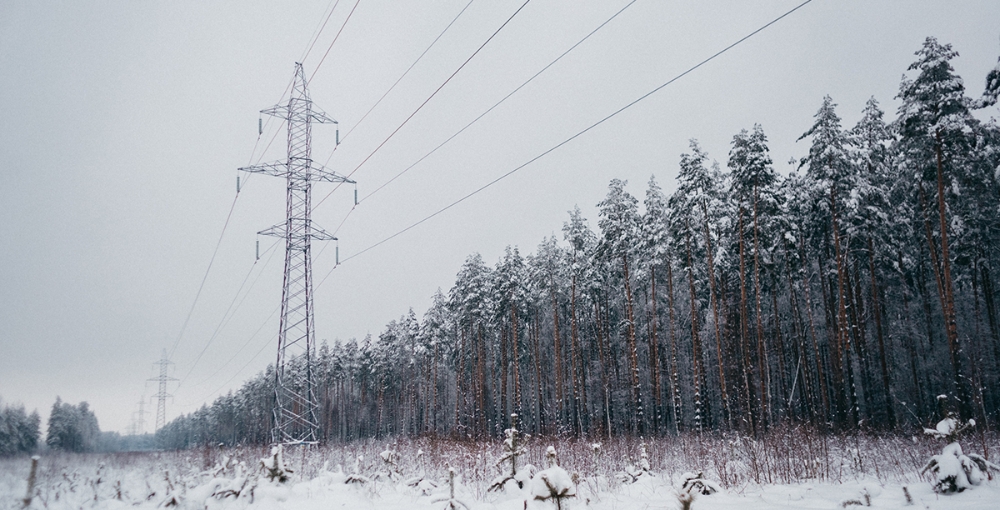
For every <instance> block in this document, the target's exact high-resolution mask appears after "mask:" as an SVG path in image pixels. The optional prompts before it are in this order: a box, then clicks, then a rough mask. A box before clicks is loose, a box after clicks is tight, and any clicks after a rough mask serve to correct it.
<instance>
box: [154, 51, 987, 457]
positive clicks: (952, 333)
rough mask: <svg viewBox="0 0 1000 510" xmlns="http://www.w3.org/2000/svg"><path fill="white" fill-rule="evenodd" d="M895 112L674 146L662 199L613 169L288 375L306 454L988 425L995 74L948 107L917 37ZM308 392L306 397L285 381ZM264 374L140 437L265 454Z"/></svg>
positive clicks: (825, 108)
mask: <svg viewBox="0 0 1000 510" xmlns="http://www.w3.org/2000/svg"><path fill="white" fill-rule="evenodd" d="M916 56H917V59H916V61H915V62H914V63H913V64H912V65H910V67H909V69H908V74H907V75H904V79H903V80H902V82H901V84H900V88H899V93H898V95H897V99H899V100H900V102H901V104H900V106H899V108H898V110H897V112H896V117H895V119H893V120H890V121H886V120H885V118H884V116H885V114H884V112H883V111H882V109H881V108H880V106H879V103H878V102H877V101H876V100H875V99H874V98H872V99H870V100H869V101H868V102H867V103H866V105H865V106H864V109H863V111H862V116H861V120H860V121H859V122H858V123H857V124H856V125H854V126H853V127H850V128H846V127H844V126H842V125H841V119H840V117H839V115H838V114H837V111H836V107H837V105H836V104H835V103H834V102H833V100H832V99H831V98H830V97H825V98H823V100H822V102H821V105H820V107H819V109H818V111H817V113H816V115H815V117H814V122H813V124H812V126H811V127H810V128H809V129H808V130H806V132H805V133H803V135H802V137H801V138H800V139H803V140H807V141H808V143H809V151H808V154H807V155H805V156H804V157H803V158H802V159H801V160H799V161H796V162H794V164H795V170H793V171H792V172H790V173H788V174H782V173H779V172H778V171H777V170H776V169H775V167H774V164H773V161H772V159H771V156H770V154H769V149H768V139H767V136H766V134H765V132H764V130H763V128H762V127H761V126H760V125H755V126H753V127H752V128H749V129H745V130H742V131H740V132H739V133H737V134H736V135H735V136H734V137H733V139H732V143H731V146H730V150H729V154H728V160H727V161H726V163H725V166H723V165H721V164H719V163H717V162H714V161H712V160H711V159H710V157H709V155H708V154H707V153H706V152H705V151H704V150H703V149H702V148H701V147H700V146H699V145H698V143H697V141H695V140H692V141H691V143H690V149H689V151H687V152H686V153H685V154H682V155H681V156H680V160H679V173H678V176H677V183H676V190H675V191H674V192H673V193H670V194H666V193H664V191H663V190H662V189H661V188H660V186H659V185H658V184H657V182H656V180H655V178H650V180H649V182H648V185H647V187H646V192H645V196H644V197H643V200H642V204H641V206H640V203H639V202H640V200H639V198H637V197H635V196H633V195H631V194H630V193H629V192H628V191H627V190H626V182H624V181H622V180H618V179H613V180H611V182H610V184H609V187H608V194H607V196H606V197H605V199H604V200H603V201H601V202H600V203H599V204H598V211H599V212H598V218H597V222H596V223H597V229H596V230H595V229H593V228H592V227H591V226H590V224H589V222H588V221H587V219H585V218H584V217H583V216H582V213H581V211H580V210H579V208H577V209H575V210H574V211H571V212H570V213H569V217H568V219H567V220H566V222H565V223H564V225H563V228H562V234H563V235H562V239H557V238H556V237H554V236H553V237H549V238H546V239H544V240H543V241H542V242H541V244H539V246H538V247H537V248H536V250H535V252H534V253H531V254H528V255H522V254H521V253H520V251H519V250H518V249H517V248H516V247H508V248H507V250H506V253H505V254H504V255H503V256H502V257H501V258H500V259H499V260H498V261H497V262H496V263H495V264H493V265H490V264H487V263H486V262H485V261H484V260H483V259H482V257H481V256H479V255H478V254H474V255H472V256H470V257H468V259H467V260H466V261H465V263H464V264H463V265H462V267H461V269H460V270H459V272H458V274H457V276H456V280H455V284H454V285H453V286H452V287H451V289H450V290H449V291H448V292H447V293H444V292H441V291H438V293H437V294H436V295H435V296H434V298H433V303H432V305H431V306H430V308H429V309H428V310H427V312H426V313H425V314H424V315H423V317H422V318H419V319H418V317H417V316H416V314H415V313H414V312H413V311H412V310H411V311H410V312H409V313H408V314H406V315H404V316H403V317H401V318H400V319H398V320H395V321H392V322H390V323H389V324H388V325H387V326H386V328H385V330H384V331H383V332H382V333H381V334H380V335H379V336H378V337H377V338H373V337H371V336H369V337H366V338H364V339H361V340H355V339H352V340H349V341H345V342H337V343H334V344H333V345H327V344H325V343H324V344H323V345H322V346H321V347H320V348H319V349H318V350H317V352H315V353H312V354H311V355H310V357H309V358H308V359H307V358H305V357H302V358H298V359H295V360H291V361H290V363H291V364H292V366H291V367H290V369H289V372H290V373H292V374H295V377H297V380H298V381H299V383H300V384H303V385H304V381H305V377H304V374H305V373H306V367H307V366H308V367H309V368H311V372H312V374H313V378H314V385H313V388H312V391H313V393H314V395H315V397H316V399H317V400H318V401H319V402H320V408H319V416H320V422H321V423H320V425H321V436H322V438H323V439H324V440H326V441H345V440H351V439H355V438H362V437H372V436H384V435H393V434H400V435H417V434H452V435H459V436H467V437H490V436H498V435H500V434H501V432H502V431H503V429H505V428H507V427H509V426H510V425H511V423H510V419H511V413H517V415H518V421H519V423H518V424H517V425H518V427H519V428H520V429H522V430H525V431H530V432H534V433H543V434H566V435H587V436H601V435H619V434H631V435H661V434H677V433H680V432H682V431H704V430H738V431H743V432H746V433H762V432H763V431H766V430H768V429H769V428H771V427H773V426H775V425H776V424H784V423H805V424H809V425H811V426H813V427H816V428H818V429H821V430H828V431H845V430H856V429H859V428H862V429H874V430H889V431H891V430H911V429H912V428H913V427H914V426H918V425H926V424H928V423H930V422H932V421H933V420H935V419H936V418H939V417H940V416H941V414H943V413H955V414H957V415H959V416H961V417H962V418H976V419H977V420H980V421H981V422H982V423H984V424H986V425H987V426H997V425H998V424H1000V414H998V411H1000V318H998V306H997V298H998V289H997V284H998V280H997V270H996V269H994V268H996V267H997V264H998V263H1000V242H998V241H1000V126H998V125H997V123H996V122H995V121H990V122H982V121H979V120H977V118H976V117H974V116H973V114H972V112H973V111H974V110H976V109H985V108H990V107H992V106H994V105H995V104H996V101H997V94H998V91H1000V66H998V67H997V69H995V70H993V71H992V72H991V73H990V74H989V75H988V77H987V83H986V90H985V92H984V93H983V94H982V96H980V97H978V98H972V97H969V96H967V95H966V91H965V87H964V83H963V81H962V79H961V78H960V77H959V76H958V75H957V74H956V73H955V71H954V69H953V67H952V66H951V64H950V61H951V60H952V59H953V58H954V57H956V56H957V53H956V52H955V51H954V50H953V49H952V48H951V46H950V45H947V44H940V43H938V41H937V40H935V39H934V38H927V40H926V41H925V42H924V44H923V47H922V48H921V49H920V50H919V51H917V52H916ZM301 390H303V391H305V390H306V388H304V387H303V388H301ZM273 401H274V373H273V367H272V368H269V369H268V370H267V371H265V372H263V373H261V374H258V375H257V376H255V377H254V378H252V379H251V380H250V381H248V382H246V383H245V384H244V385H243V387H242V388H241V389H240V390H238V391H236V392H235V393H230V394H228V395H226V396H223V397H220V398H218V399H217V400H216V401H215V402H214V403H212V404H211V405H210V406H205V407H203V408H202V409H200V410H198V411H196V412H194V413H192V414H189V415H186V416H181V417H179V418H177V419H175V420H174V421H172V422H170V423H169V424H167V425H166V426H165V427H164V428H163V429H161V430H160V431H158V432H157V438H158V441H159V442H160V444H161V445H163V446H165V447H175V448H180V447H187V446H192V445H197V444H209V443H211V444H215V443H219V442H221V443H226V444H238V443H266V442H268V441H269V440H270V429H271V419H272V414H271V407H272V405H273Z"/></svg>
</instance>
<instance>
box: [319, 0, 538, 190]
mask: <svg viewBox="0 0 1000 510" xmlns="http://www.w3.org/2000/svg"><path fill="white" fill-rule="evenodd" d="M530 1H531V0H525V2H524V3H523V4H521V7H518V8H517V10H516V11H514V14H511V15H510V17H509V18H507V21H504V22H503V25H500V28H498V29H496V30H495V31H494V32H493V34H492V35H490V37H489V38H488V39H486V41H485V42H483V44H481V45H480V46H479V48H476V51H474V52H473V53H472V55H469V58H467V59H465V62H462V65H460V66H458V69H455V72H453V73H451V76H449V77H448V78H447V79H446V80H444V82H443V83H441V85H440V86H438V88H437V89H435V90H434V92H432V93H431V95H430V96H427V99H425V100H424V102H423V103H420V106H418V107H417V109H416V110H413V113H411V114H410V116H409V117H407V118H406V119H405V120H404V121H403V123H402V124H400V125H399V126H398V127H397V128H396V129H394V130H393V131H392V133H389V136H387V137H386V139H385V140H382V143H380V144H378V147H375V150H373V151H372V152H371V153H370V154H368V156H366V157H365V159H364V160H362V161H361V163H359V164H358V166H356V167H354V170H351V172H350V173H349V174H347V177H348V178H350V177H351V176H352V175H354V172H357V171H358V169H359V168H361V167H362V166H363V165H364V164H365V163H367V162H368V160H369V159H371V157H372V156H374V155H375V153H376V152H378V151H379V149H381V148H382V146H383V145H385V144H386V142H388V141H389V139H391V138H392V137H393V136H395V134H396V133H398V132H399V130H400V129H402V128H403V126H405V125H406V123H407V122H409V121H410V119H412V118H413V116H414V115H416V114H417V112H419V111H420V109H421V108H423V107H424V106H425V105H426V104H427V103H428V102H430V100H431V99H433V98H434V96H435V95H437V93H438V92H440V91H441V89H443V88H444V86H445V85H447V84H448V82H450V81H451V79H452V78H454V77H455V75H456V74H458V73H459V71H461V70H462V68H464V67H465V65H466V64H468V63H469V62H470V61H471V60H472V59H473V58H474V57H475V56H476V55H478V54H479V52H480V51H482V49H483V48H485V47H486V45H487V44H489V42H490V41H492V40H493V38H494V37H496V36H497V34H499V33H500V31H501V30H503V28H504V27H506V26H507V24H508V23H510V22H511V20H513V19H514V16H517V14H518V13H519V12H521V10H523V9H524V8H525V6H527V5H528V2H530ZM338 188H340V184H338V185H337V186H335V187H334V188H333V189H332V190H330V192H329V193H327V194H326V196H324V197H323V198H322V199H321V200H320V201H319V202H317V203H316V205H314V206H313V209H316V208H317V207H319V205H320V204H322V203H323V201H325V200H326V199H327V198H330V195H332V194H333V192H334V191H337V189H338Z"/></svg>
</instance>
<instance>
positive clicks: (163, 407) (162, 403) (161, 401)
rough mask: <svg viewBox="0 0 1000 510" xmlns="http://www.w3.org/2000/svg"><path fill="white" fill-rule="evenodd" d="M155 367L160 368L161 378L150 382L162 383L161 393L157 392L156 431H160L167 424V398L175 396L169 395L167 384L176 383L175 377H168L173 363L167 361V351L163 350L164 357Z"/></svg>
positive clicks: (152, 379)
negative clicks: (169, 368)
mask: <svg viewBox="0 0 1000 510" xmlns="http://www.w3.org/2000/svg"><path fill="white" fill-rule="evenodd" d="M153 364H154V365H159V366H160V376H159V377H154V378H151V379H149V380H150V381H156V382H158V383H160V388H159V391H157V392H156V395H153V397H156V399H157V402H156V429H155V430H160V428H161V427H163V426H164V425H166V423H167V397H173V395H171V394H169V393H167V383H168V382H169V381H176V380H177V379H174V378H173V377H170V376H169V375H167V368H168V367H170V365H173V363H172V362H171V361H170V360H169V359H167V350H166V349H163V356H161V357H160V361H157V362H156V363H153Z"/></svg>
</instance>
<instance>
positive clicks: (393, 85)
mask: <svg viewBox="0 0 1000 510" xmlns="http://www.w3.org/2000/svg"><path fill="white" fill-rule="evenodd" d="M474 1H475V0H469V3H467V4H465V7H462V10H461V11H458V14H456V15H455V17H454V18H453V19H452V20H451V22H450V23H448V26H446V27H444V30H442V31H441V33H440V34H438V36H437V37H435V38H434V40H433V41H431V44H430V45H429V46H427V48H426V49H425V50H424V51H423V53H421V54H420V56H419V57H417V59H416V60H414V61H413V63H412V64H410V67H407V68H406V70H405V71H403V74H401V75H400V76H399V78H397V79H396V81H395V83H393V84H392V86H390V87H389V89H388V90H386V91H385V93H384V94H382V97H380V98H378V101H375V104H373V105H372V107H371V108H369V109H368V111H367V112H365V114H364V115H362V116H361V119H359V120H358V121H357V122H356V123H355V124H354V126H352V127H351V129H349V130H348V131H347V134H345V135H344V137H343V138H342V139H341V141H345V140H347V137H349V136H351V133H353V132H354V130H355V129H357V127H358V126H359V125H361V123H362V122H364V120H365V119H366V118H367V117H368V114H370V113H371V112H372V111H373V110H375V108H376V107H377V106H378V105H379V104H380V103H381V102H382V100H383V99H385V98H386V96H388V95H389V93H390V92H392V89H394V88H396V85H399V82H401V81H403V78H405V77H406V75H407V74H409V72H410V71H411V70H412V69H413V68H414V67H415V66H416V65H417V63H418V62H420V59H422V58H424V55H426V54H427V52H428V51H430V50H431V48H433V47H434V45H435V44H437V42H438V40H440V39H441V37H442V36H444V34H445V32H447V31H448V29H449V28H451V26H452V25H454V24H455V22H456V21H458V18H460V17H461V16H462V14H463V13H464V12H465V11H466V9H468V8H469V6H470V5H472V2H474ZM337 147H339V145H338V146H337ZM337 147H334V148H333V151H331V152H330V155H329V156H328V157H327V158H326V163H324V164H323V165H324V166H326V165H327V164H329V163H330V158H332V157H333V153H334V152H337Z"/></svg>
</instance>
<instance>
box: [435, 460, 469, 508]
mask: <svg viewBox="0 0 1000 510" xmlns="http://www.w3.org/2000/svg"><path fill="white" fill-rule="evenodd" d="M456 484H457V482H456V481H455V468H452V467H448V497H444V496H438V497H436V498H434V499H432V500H431V502H433V503H444V504H445V505H444V507H443V508H444V510H458V509H460V508H465V509H466V510H468V508H469V505H468V504H467V503H465V502H464V501H462V500H460V499H458V498H456V497H455V485H456Z"/></svg>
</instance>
